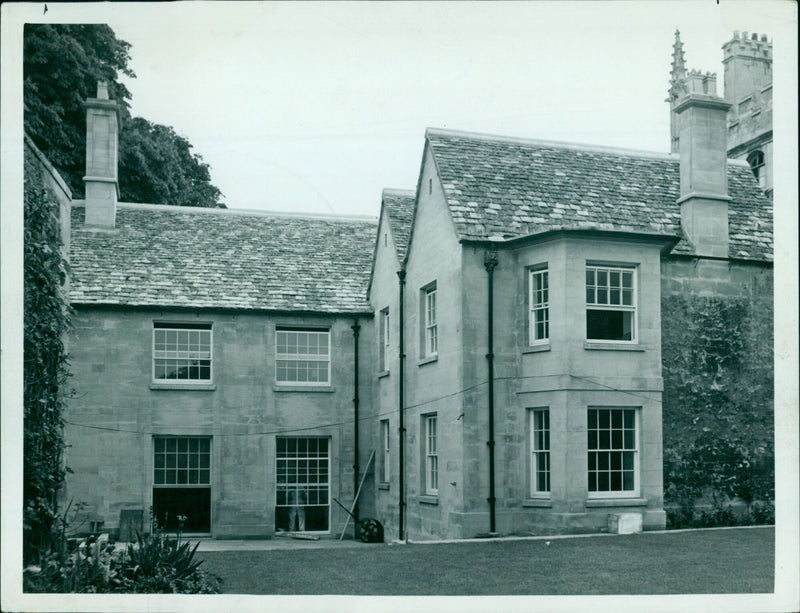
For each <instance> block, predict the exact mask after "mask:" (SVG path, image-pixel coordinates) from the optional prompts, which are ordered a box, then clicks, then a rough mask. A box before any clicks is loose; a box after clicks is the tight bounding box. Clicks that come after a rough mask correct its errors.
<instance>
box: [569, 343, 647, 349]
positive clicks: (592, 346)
mask: <svg viewBox="0 0 800 613" xmlns="http://www.w3.org/2000/svg"><path fill="white" fill-rule="evenodd" d="M583 348H584V349H590V350H596V351H644V347H643V346H642V345H639V344H631V345H623V344H619V345H617V344H616V343H602V342H600V343H596V342H594V341H586V342H584V343H583Z"/></svg>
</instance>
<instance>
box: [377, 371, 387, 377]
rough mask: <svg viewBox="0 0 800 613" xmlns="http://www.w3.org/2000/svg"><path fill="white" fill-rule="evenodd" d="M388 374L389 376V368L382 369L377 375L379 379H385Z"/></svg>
mask: <svg viewBox="0 0 800 613" xmlns="http://www.w3.org/2000/svg"><path fill="white" fill-rule="evenodd" d="M388 376H389V371H388V370H382V371H381V372H379V373H378V375H377V377H378V379H383V378H384V377H388Z"/></svg>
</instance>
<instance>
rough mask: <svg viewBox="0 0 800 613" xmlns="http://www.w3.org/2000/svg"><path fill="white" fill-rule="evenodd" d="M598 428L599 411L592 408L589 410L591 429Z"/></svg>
mask: <svg viewBox="0 0 800 613" xmlns="http://www.w3.org/2000/svg"><path fill="white" fill-rule="evenodd" d="M595 428H597V411H595V410H593V409H590V410H589V429H590V430H594V429H595Z"/></svg>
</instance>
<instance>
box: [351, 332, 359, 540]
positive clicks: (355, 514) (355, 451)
mask: <svg viewBox="0 0 800 613" xmlns="http://www.w3.org/2000/svg"><path fill="white" fill-rule="evenodd" d="M350 327H351V328H352V329H353V360H354V362H355V367H354V368H353V439H354V440H353V496H354V497H355V495H356V492H358V472H359V466H358V335H359V332H360V331H361V325H360V324H359V323H358V318H357V317H356V318H354V319H353V325H352V326H350ZM354 505H355V506H354V507H353V527H354V528H355V530H356V532H358V501H356V500H354Z"/></svg>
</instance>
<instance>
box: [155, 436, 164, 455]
mask: <svg viewBox="0 0 800 613" xmlns="http://www.w3.org/2000/svg"><path fill="white" fill-rule="evenodd" d="M153 446H154V448H155V450H156V452H161V451H164V439H163V438H157V439H155V440H154V441H153Z"/></svg>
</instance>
